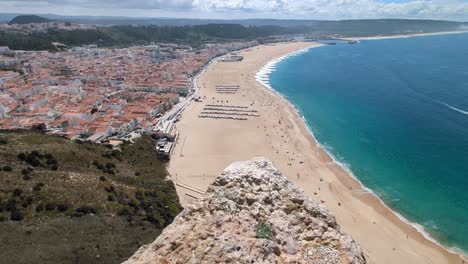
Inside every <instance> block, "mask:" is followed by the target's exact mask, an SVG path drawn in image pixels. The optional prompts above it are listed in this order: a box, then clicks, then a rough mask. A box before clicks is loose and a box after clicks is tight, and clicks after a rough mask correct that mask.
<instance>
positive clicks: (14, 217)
mask: <svg viewBox="0 0 468 264" xmlns="http://www.w3.org/2000/svg"><path fill="white" fill-rule="evenodd" d="M23 219H24V216H23V213H22V212H21V211H19V210H15V211H12V212H11V213H10V220H11V221H21V220H23Z"/></svg>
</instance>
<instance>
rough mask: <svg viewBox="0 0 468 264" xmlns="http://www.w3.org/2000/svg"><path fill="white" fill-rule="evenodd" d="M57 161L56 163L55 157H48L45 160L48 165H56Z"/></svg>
mask: <svg viewBox="0 0 468 264" xmlns="http://www.w3.org/2000/svg"><path fill="white" fill-rule="evenodd" d="M57 163H58V162H57V160H56V159H48V160H47V161H46V164H47V165H49V166H50V165H57Z"/></svg>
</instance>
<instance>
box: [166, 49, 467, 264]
mask: <svg viewBox="0 0 468 264" xmlns="http://www.w3.org/2000/svg"><path fill="white" fill-rule="evenodd" d="M317 45H318V44H314V43H310V42H309V43H299V42H297V43H283V44H274V45H263V46H258V47H253V48H250V49H247V50H244V51H242V52H240V55H242V56H244V60H243V61H240V62H215V63H213V64H212V65H210V66H209V67H208V68H207V70H206V71H205V72H204V73H202V74H201V75H200V76H199V78H198V81H197V83H198V87H199V95H200V96H201V97H202V98H204V99H203V102H195V101H192V102H190V104H189V105H188V106H187V108H186V110H185V111H184V112H183V114H182V118H181V120H180V122H178V123H176V126H177V128H178V129H179V132H180V135H179V139H178V143H177V145H176V147H175V149H174V151H173V154H172V159H171V161H170V163H169V167H168V169H169V172H170V174H171V177H172V179H173V180H174V182H176V185H177V191H178V194H179V197H180V200H181V203H182V204H183V205H186V204H187V203H188V202H190V201H192V200H193V199H196V197H200V196H201V195H202V193H203V192H204V190H206V188H207V187H208V186H209V185H210V184H211V183H212V182H213V180H214V178H215V177H216V176H217V175H219V174H220V172H221V171H222V170H223V169H224V168H225V167H226V166H227V165H229V164H230V163H232V162H234V161H240V160H249V159H252V158H254V157H265V158H268V159H269V160H271V161H272V162H273V163H274V165H275V166H276V167H277V168H278V169H279V170H280V171H282V173H283V174H284V175H285V176H287V177H288V178H289V179H290V180H291V181H292V182H293V183H295V184H296V185H297V186H299V187H301V188H302V189H303V190H304V191H305V192H306V194H307V195H309V196H310V197H312V198H313V199H315V200H317V201H321V202H322V203H323V204H324V205H325V206H326V207H327V208H329V209H330V210H331V211H332V213H333V214H334V215H335V216H336V218H337V221H338V223H339V224H340V225H341V227H342V229H343V230H344V231H345V232H346V233H348V234H349V235H351V236H352V237H353V238H354V239H355V240H356V241H357V242H358V243H359V244H360V245H361V246H362V248H363V249H364V251H365V254H366V257H367V260H368V262H369V263H464V262H463V260H462V258H461V257H460V256H459V255H457V254H454V253H451V252H449V251H448V250H446V249H444V248H443V247H441V246H439V245H437V244H436V243H434V242H432V241H430V240H428V239H426V238H425V237H424V236H423V235H422V234H421V233H420V232H418V231H417V230H416V229H415V228H414V227H412V226H411V225H409V224H407V223H405V222H403V221H402V220H400V219H399V218H398V217H397V215H395V214H394V213H393V212H392V211H390V210H389V209H387V208H386V207H385V206H384V205H383V204H382V203H381V201H380V200H379V199H377V198H376V197H375V196H374V195H372V194H371V193H369V192H367V191H366V190H364V189H363V188H362V186H361V185H360V184H359V183H358V182H357V181H356V180H354V179H353V178H352V177H351V176H350V175H349V174H348V173H347V172H346V171H344V170H343V169H342V168H341V167H340V166H338V165H337V164H335V163H334V162H333V161H332V159H331V158H330V157H329V156H328V155H327V153H326V152H324V151H323V150H322V149H321V148H320V146H319V145H318V144H317V143H316V142H315V140H314V138H313V136H312V135H311V134H310V133H309V131H308V130H307V127H306V125H305V124H304V122H303V121H302V120H301V118H300V116H299V115H298V114H297V112H296V111H295V109H294V108H293V107H292V106H291V105H290V104H289V103H288V102H287V101H286V100H285V99H283V98H282V97H281V96H279V95H277V94H276V93H274V92H273V91H270V90H268V89H266V88H265V87H263V86H262V85H260V84H259V83H258V82H257V81H256V79H255V75H256V73H257V72H258V71H259V70H260V69H261V68H262V67H263V66H264V65H265V64H266V63H267V62H269V61H271V60H273V59H276V58H279V57H281V56H283V55H286V54H289V53H291V52H294V51H297V50H301V49H304V48H308V47H313V46H317ZM220 109H221V110H226V109H228V112H232V113H234V114H232V115H228V116H227V117H242V118H246V119H247V120H232V119H213V118H209V116H214V115H213V114H209V113H213V112H216V111H218V112H220V111H221V110H220ZM223 112H226V111H223ZM238 114H244V115H238ZM200 115H201V116H205V117H207V118H200V117H199V116H200ZM311 126H313V123H312V124H311ZM465 261H466V259H465Z"/></svg>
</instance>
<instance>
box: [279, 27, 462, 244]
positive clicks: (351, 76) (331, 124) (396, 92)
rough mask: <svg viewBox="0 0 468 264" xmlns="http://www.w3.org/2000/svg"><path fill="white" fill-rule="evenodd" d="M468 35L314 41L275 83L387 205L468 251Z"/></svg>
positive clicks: (281, 66) (324, 142) (288, 62)
mask: <svg viewBox="0 0 468 264" xmlns="http://www.w3.org/2000/svg"><path fill="white" fill-rule="evenodd" d="M466 43H468V34H456V35H439V36H427V37H414V38H400V39H384V40H367V41H361V42H360V43H358V44H355V45H348V44H338V45H326V46H322V47H319V48H313V49H311V50H309V51H308V52H305V53H302V54H301V55H298V56H293V57H289V58H287V59H285V60H282V61H281V62H279V63H278V64H277V65H276V71H274V72H273V73H271V74H270V84H271V86H272V88H273V89H275V90H277V91H278V92H280V93H281V94H283V95H284V96H285V97H287V98H288V100H289V101H290V102H291V103H292V104H294V105H295V106H296V107H297V108H298V109H299V111H300V112H301V114H302V115H303V116H304V119H305V120H306V122H307V123H308V125H309V127H310V129H311V130H312V132H313V133H314V136H315V137H316V139H317V140H318V141H319V143H320V144H322V145H323V146H325V148H326V149H327V150H328V151H329V152H330V153H331V154H332V155H333V156H335V158H336V159H337V160H338V161H339V162H341V163H343V164H346V166H347V167H348V168H349V169H350V170H351V171H352V172H353V174H354V175H355V176H356V177H357V178H358V179H359V180H360V181H361V182H362V183H363V184H364V185H365V186H366V187H368V188H370V189H371V190H372V191H373V192H375V193H376V194H377V195H378V196H379V197H380V198H381V199H382V200H383V201H384V202H385V203H386V204H387V205H388V206H390V207H391V208H393V209H395V211H397V212H398V213H400V214H401V215H403V216H404V217H405V218H407V219H409V220H410V221H412V222H414V223H417V224H419V225H421V226H423V227H424V229H425V231H426V232H427V233H429V234H430V235H431V236H432V237H433V238H435V239H436V240H438V241H439V242H441V243H442V244H444V245H446V246H448V247H452V248H458V249H462V250H463V251H465V252H467V251H468V224H467V223H468V45H467V44H466Z"/></svg>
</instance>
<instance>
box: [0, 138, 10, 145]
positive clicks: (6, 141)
mask: <svg viewBox="0 0 468 264" xmlns="http://www.w3.org/2000/svg"><path fill="white" fill-rule="evenodd" d="M6 144H8V140H6V138H0V145H6Z"/></svg>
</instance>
